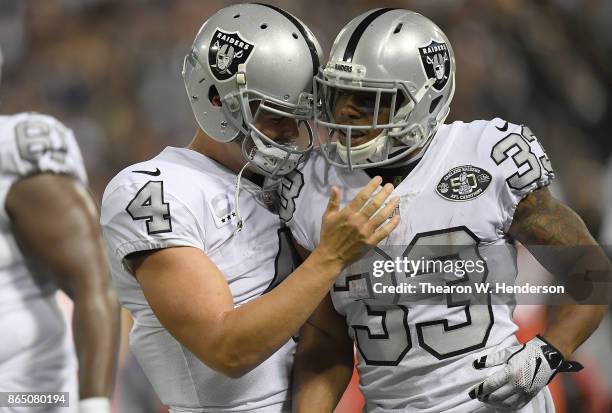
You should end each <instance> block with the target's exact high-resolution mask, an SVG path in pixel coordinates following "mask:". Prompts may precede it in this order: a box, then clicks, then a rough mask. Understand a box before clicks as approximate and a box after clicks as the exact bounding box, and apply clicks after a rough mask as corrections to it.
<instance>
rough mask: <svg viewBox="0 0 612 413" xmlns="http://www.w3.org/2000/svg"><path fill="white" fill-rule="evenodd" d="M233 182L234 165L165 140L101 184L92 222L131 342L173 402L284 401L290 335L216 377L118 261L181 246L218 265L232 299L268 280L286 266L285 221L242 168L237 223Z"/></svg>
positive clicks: (285, 404) (251, 294)
mask: <svg viewBox="0 0 612 413" xmlns="http://www.w3.org/2000/svg"><path fill="white" fill-rule="evenodd" d="M235 185H236V174H234V173H232V172H231V171H229V170H228V169H226V168H225V167H223V166H221V165H220V164H218V163H216V162H215V161H213V160H211V159H209V158H207V157H206V156H204V155H202V154H200V153H198V152H195V151H192V150H190V149H187V148H171V147H169V148H166V149H165V150H163V151H162V152H161V153H160V154H159V155H158V156H156V157H155V158H153V159H151V160H149V161H146V162H143V163H139V164H136V165H133V166H131V167H129V168H126V169H124V170H123V171H122V172H120V173H119V174H118V175H117V176H116V177H115V178H114V179H113V180H112V181H111V182H110V183H109V185H108V187H107V188H106V191H105V192H104V197H103V201H102V216H101V223H102V228H103V232H104V237H105V239H106V241H107V244H108V249H109V254H110V257H111V265H112V273H113V279H114V281H115V285H116V287H117V291H118V294H119V299H120V301H121V303H122V305H123V306H124V307H126V308H127V309H128V310H129V311H130V312H131V313H132V316H133V317H134V327H133V329H132V331H131V334H130V344H131V348H132V351H133V353H134V355H135V356H136V358H137V359H138V361H139V362H140V364H141V365H142V367H143V369H144V371H145V373H146V375H147V377H148V378H149V380H150V381H151V383H152V385H153V387H154V388H155V390H156V392H157V394H158V395H159V397H160V399H161V400H162V402H163V403H164V404H166V405H168V406H170V408H171V410H172V411H180V412H186V411H198V412H200V411H215V412H217V411H228V412H229V411H231V412H238V411H240V412H242V411H266V412H279V411H288V410H289V409H290V394H289V391H288V389H289V376H290V372H291V365H292V363H293V353H294V350H295V342H294V341H293V340H289V341H288V342H287V343H286V344H285V345H284V346H283V347H282V348H280V349H279V350H278V351H277V352H276V353H275V354H274V355H272V356H271V357H270V358H269V359H267V360H266V361H265V362H263V363H262V364H261V365H259V366H258V367H256V368H255V369H253V370H252V371H250V372H249V373H247V374H246V375H244V376H243V377H241V378H238V379H232V378H228V377H225V376H223V375H222V374H220V373H217V372H216V371H214V370H212V369H211V368H209V367H207V366H206V365H205V364H204V363H202V362H201V361H200V360H199V359H197V358H196V357H195V356H194V355H193V354H192V353H191V352H190V351H189V350H188V349H187V348H185V347H184V346H183V345H181V343H179V342H178V341H177V340H175V339H174V337H172V336H171V335H170V333H169V332H168V331H167V330H165V329H164V327H163V326H162V325H161V324H160V322H159V320H158V319H157V318H156V316H155V314H154V313H153V311H152V310H151V307H150V306H149V304H148V303H147V300H146V299H145V297H144V295H143V292H142V290H141V288H140V285H139V283H138V281H137V280H136V278H135V277H134V275H133V274H132V273H131V272H129V271H128V270H127V269H126V267H125V266H124V258H125V257H126V256H127V255H129V254H131V253H134V252H139V251H147V250H155V249H160V248H170V247H176V246H189V247H194V248H198V249H200V250H202V251H203V252H204V253H206V255H207V256H208V257H209V258H210V259H211V260H212V261H213V262H214V263H215V265H216V266H217V267H219V269H220V270H221V272H222V273H223V275H224V276H225V278H226V280H227V283H228V285H229V288H230V290H231V292H232V295H233V298H234V305H235V306H239V305H241V304H244V303H246V302H248V301H249V300H252V299H254V298H257V297H259V296H260V295H262V294H263V293H264V292H266V291H267V290H268V289H270V288H272V287H274V286H275V285H276V284H277V283H278V282H280V281H281V280H282V279H283V278H284V277H285V276H287V275H289V274H290V273H291V272H292V271H293V261H292V259H291V258H292V255H291V248H290V247H291V246H290V245H289V244H288V242H289V241H288V240H289V239H290V237H289V230H288V229H287V228H281V223H280V220H279V218H278V215H275V214H273V213H272V212H270V211H268V209H266V208H265V207H264V206H262V205H261V204H260V203H258V202H257V200H256V194H257V193H258V192H259V188H258V187H256V186H255V185H254V184H252V183H250V182H249V181H248V180H246V179H244V178H243V179H242V182H241V191H240V199H239V203H240V205H239V207H240V214H241V215H242V217H243V219H244V228H243V229H242V230H241V231H237V225H236V224H237V221H238V219H237V215H236V207H235V205H234V197H235ZM281 250H282V251H281ZM177 276H179V274H177ZM202 334H206V332H202Z"/></svg>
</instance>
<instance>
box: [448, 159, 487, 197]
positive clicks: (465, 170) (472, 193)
mask: <svg viewBox="0 0 612 413" xmlns="http://www.w3.org/2000/svg"><path fill="white" fill-rule="evenodd" d="M490 183H491V174H490V173H488V172H487V171H485V170H484V169H482V168H478V167H477V166H472V165H462V166H457V167H455V168H453V169H451V170H450V171H448V172H447V173H446V174H444V176H443V177H442V179H440V182H438V185H436V192H437V193H438V194H439V195H440V196H441V197H442V198H445V199H448V200H449V201H469V200H471V199H474V198H477V197H479V196H480V195H482V193H483V192H484V191H485V190H486V189H487V188H488V187H489V184H490Z"/></svg>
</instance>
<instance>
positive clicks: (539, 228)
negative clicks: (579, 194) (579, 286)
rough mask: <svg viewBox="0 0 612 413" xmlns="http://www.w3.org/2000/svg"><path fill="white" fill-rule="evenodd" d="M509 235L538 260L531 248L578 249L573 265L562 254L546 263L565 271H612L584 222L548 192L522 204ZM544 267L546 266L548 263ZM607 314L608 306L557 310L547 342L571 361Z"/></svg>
mask: <svg viewBox="0 0 612 413" xmlns="http://www.w3.org/2000/svg"><path fill="white" fill-rule="evenodd" d="M508 233H509V235H510V236H512V237H513V238H514V239H517V240H519V241H520V242H521V243H522V244H524V245H525V246H526V247H527V248H528V249H530V251H532V252H533V253H534V255H535V256H536V258H538V255H541V254H539V251H537V247H536V248H532V246H537V245H548V246H555V247H563V246H568V247H577V248H576V249H579V250H580V251H581V253H579V254H576V256H574V254H569V258H570V262H568V254H563V255H562V256H561V253H557V255H560V256H556V257H555V256H548V257H545V259H546V260H547V261H556V262H562V263H564V265H565V266H566V268H587V269H589V267H590V269H591V270H600V271H601V270H602V269H603V270H606V269H607V270H609V268H610V263H609V262H608V259H607V257H606V256H605V254H604V253H603V251H602V250H601V248H599V247H598V244H597V241H595V239H594V238H593V237H592V236H591V234H590V233H589V230H588V229H587V228H586V226H585V224H584V222H583V221H582V219H581V218H580V217H579V216H578V214H576V213H575V212H574V211H573V210H572V209H571V208H569V207H568V206H567V205H564V204H563V203H562V202H560V201H558V200H557V199H555V198H554V197H553V196H552V195H551V193H550V191H549V190H548V189H547V188H541V189H538V190H536V191H534V192H532V193H531V194H529V195H528V196H527V197H525V198H524V199H523V200H522V201H521V202H519V204H518V207H517V209H516V212H515V214H514V220H513V222H512V225H511V227H510V230H509V232H508ZM588 247H592V248H588ZM555 251H563V249H556V248H550V249H547V254H546V255H550V254H552V255H555ZM571 261H573V262H571ZM581 261H582V262H581ZM543 264H544V265H545V266H546V263H545V262H544V263H543ZM555 272H557V271H553V274H554V273H555ZM569 275H570V276H571V274H569ZM565 281H567V280H565ZM606 311H607V306H606V305H586V304H580V305H578V304H572V305H570V304H568V305H561V306H558V308H557V309H556V312H555V313H556V315H555V317H554V319H553V320H552V322H550V323H549V326H548V328H547V330H546V332H545V333H544V338H545V339H546V340H547V341H549V342H550V343H551V344H553V345H554V346H555V347H556V348H557V349H559V351H561V353H562V354H563V356H564V357H565V358H569V357H570V356H571V355H572V353H573V352H574V350H576V348H578V346H580V344H582V343H583V342H584V341H585V340H586V339H587V338H588V337H589V336H590V335H591V334H592V333H593V332H594V331H595V329H596V328H597V326H598V325H599V322H600V321H601V319H602V318H603V316H604V315H605V313H606Z"/></svg>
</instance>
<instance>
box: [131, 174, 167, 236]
mask: <svg viewBox="0 0 612 413" xmlns="http://www.w3.org/2000/svg"><path fill="white" fill-rule="evenodd" d="M125 210H126V211H127V213H128V214H130V216H131V217H132V219H133V220H139V219H144V220H145V222H146V223H147V232H148V233H149V234H160V233H162V232H172V218H171V217H170V204H169V203H167V202H164V182H163V181H149V182H147V183H146V184H145V186H143V187H142V188H140V191H138V193H136V196H135V197H134V198H133V199H132V200H131V201H130V203H129V204H128V206H127V207H126V208H125Z"/></svg>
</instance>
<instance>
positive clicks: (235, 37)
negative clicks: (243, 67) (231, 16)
mask: <svg viewBox="0 0 612 413" xmlns="http://www.w3.org/2000/svg"><path fill="white" fill-rule="evenodd" d="M254 47H255V45H254V44H252V43H249V42H247V41H246V40H244V39H243V38H242V37H240V34H238V32H233V33H227V32H224V31H222V30H221V29H217V30H215V34H214V35H213V38H212V41H211V42H210V47H209V48H208V64H209V65H210V70H211V72H212V74H213V76H214V77H215V78H216V79H217V80H219V81H222V80H227V79H229V78H231V77H232V76H234V75H235V74H236V71H237V70H238V65H239V64H241V63H246V61H247V60H248V59H249V56H250V55H251V52H253V48H254Z"/></svg>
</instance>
